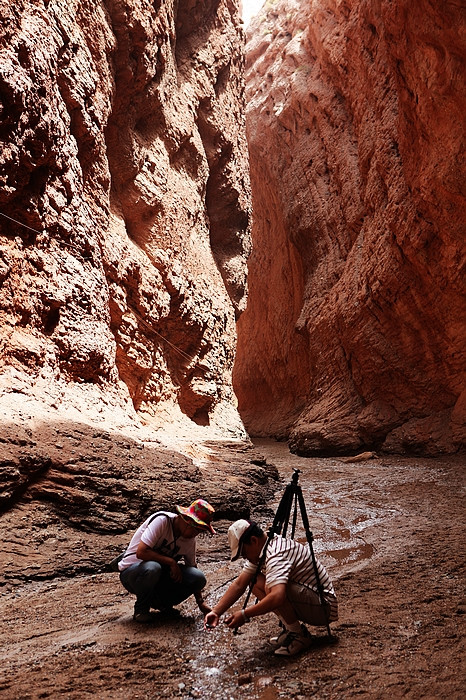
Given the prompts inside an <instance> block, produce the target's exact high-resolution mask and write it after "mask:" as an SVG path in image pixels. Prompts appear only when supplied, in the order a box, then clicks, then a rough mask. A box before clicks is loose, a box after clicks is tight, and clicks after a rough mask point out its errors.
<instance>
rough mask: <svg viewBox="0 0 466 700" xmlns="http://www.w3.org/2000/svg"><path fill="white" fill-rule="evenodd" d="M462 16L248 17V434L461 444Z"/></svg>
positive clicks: (399, 2) (331, 444) (428, 11)
mask: <svg viewBox="0 0 466 700" xmlns="http://www.w3.org/2000/svg"><path fill="white" fill-rule="evenodd" d="M465 28H466V27H465V16H464V12H463V11H462V9H461V3H460V2H458V1H456V0H451V1H450V0H446V1H445V2H442V3H433V2H430V1H429V0H395V1H390V2H389V1H388V0H380V1H379V2H373V1H372V0H370V1H369V0H362V1H361V0H357V1H356V0H354V1H353V0H341V1H338V0H324V1H319V2H317V0H314V1H311V2H297V1H296V0H283V1H280V2H268V3H266V6H265V10H264V13H263V14H262V15H260V16H259V17H258V18H256V20H254V22H253V24H252V26H251V27H250V30H249V34H248V44H247V74H246V80H247V98H248V109H247V135H248V143H249V149H250V166H251V187H252V195H253V207H254V221H253V255H252V257H251V259H250V265H249V270H250V275H249V285H250V303H249V305H248V309H247V311H246V313H245V314H244V315H243V316H242V317H241V319H240V321H239V339H238V359H237V363H236V366H235V388H236V392H237V395H238V400H239V407H240V411H241V415H242V417H243V419H244V422H245V425H246V427H247V428H248V429H249V431H250V432H251V434H256V435H269V434H275V435H278V436H281V437H290V442H291V448H292V450H293V451H296V452H298V453H302V454H318V453H341V452H347V451H356V450H359V449H361V448H362V447H364V446H367V447H376V448H383V449H385V450H394V451H404V450H408V451H414V452H420V453H425V454H439V453H442V452H454V451H456V450H458V449H461V448H462V447H464V444H465V416H466V391H465V367H466V362H465V350H464V348H465V319H466V309H465V299H466V296H465V283H464V262H465V233H466V231H465V214H466V209H465V197H464V194H465V192H464V186H465V168H464V145H465V141H464V124H465V122H464V114H465V113H466V97H465V95H466V92H465V89H464V87H465V86H464V75H465V62H464V57H465V55H466V53H465V50H466V46H465Z"/></svg>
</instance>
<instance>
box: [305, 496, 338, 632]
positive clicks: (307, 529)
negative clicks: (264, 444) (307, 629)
mask: <svg viewBox="0 0 466 700" xmlns="http://www.w3.org/2000/svg"><path fill="white" fill-rule="evenodd" d="M297 489H298V491H297V495H298V501H299V507H300V511H301V519H302V521H303V526H304V530H305V532H306V539H307V542H308V545H309V551H310V552H311V559H312V565H313V567H314V575H315V577H316V585H317V592H318V594H319V600H320V604H321V606H322V608H323V610H324V612H325V617H326V626H327V632H328V635H329V637H331V635H332V633H331V632H330V624H329V620H328V612H327V606H326V605H325V599H324V588H323V586H322V582H321V580H320V575H319V569H318V566H317V560H316V557H315V554H314V547H313V544H312V542H313V540H314V536H313V534H312V532H311V528H310V526H309V519H308V517H307V512H306V504H305V503H304V496H303V492H302V489H301V486H297Z"/></svg>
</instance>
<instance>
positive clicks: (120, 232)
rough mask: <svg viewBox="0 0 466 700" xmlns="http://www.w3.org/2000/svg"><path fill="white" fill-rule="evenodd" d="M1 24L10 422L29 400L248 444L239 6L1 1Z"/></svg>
mask: <svg viewBox="0 0 466 700" xmlns="http://www.w3.org/2000/svg"><path fill="white" fill-rule="evenodd" d="M0 18H1V24H0V26H1V29H0V101H1V117H0V140H1V144H2V147H1V153H0V178H1V179H0V184H1V189H0V212H1V216H0V235H1V240H0V309H1V310H0V323H1V335H0V343H1V345H0V358H1V363H2V374H1V378H0V382H1V387H0V388H1V389H2V392H3V397H4V399H5V396H6V399H5V401H6V403H5V406H7V408H6V409H5V410H8V411H9V410H10V409H11V406H10V407H9V408H8V397H10V399H11V400H13V402H14V401H15V400H16V398H17V397H18V396H22V397H24V396H27V397H30V398H32V397H33V398H34V399H35V400H37V402H38V403H39V404H40V403H41V402H43V403H44V405H47V406H52V407H55V408H56V407H58V406H60V405H63V406H64V405H65V403H66V402H68V405H69V406H74V407H75V408H77V409H78V410H79V411H85V412H88V413H89V415H91V416H92V415H93V416H94V417H95V416H98V414H99V412H102V411H104V412H105V411H108V412H109V414H112V411H114V408H115V407H119V408H121V411H122V412H121V414H120V418H119V422H120V424H122V425H123V424H124V423H125V422H126V421H127V420H129V419H131V420H136V413H135V411H136V412H137V413H138V414H139V417H143V418H144V419H145V420H147V421H149V422H151V421H152V424H153V425H159V424H162V423H163V422H164V421H165V422H167V421H170V420H173V419H174V418H175V417H178V418H179V419H180V420H182V421H183V420H185V417H187V419H189V420H188V421H187V422H188V424H189V423H190V422H191V423H192V424H193V425H195V424H199V425H203V426H205V425H208V424H210V425H212V426H217V427H219V429H220V432H222V431H224V432H226V433H227V434H230V435H231V434H236V435H242V434H244V429H243V427H242V423H241V420H240V419H239V416H238V414H237V411H236V408H235V400H234V397H233V393H232V388H231V370H232V364H233V357H234V352H235V343H236V329H235V317H236V316H238V315H239V314H240V313H241V311H242V310H243V308H244V306H245V299H246V258H247V255H248V251H249V230H248V226H249V207H250V205H249V179H248V172H247V156H246V152H247V149H246V146H245V137H244V123H243V113H244V110H243V33H242V30H241V28H240V25H239V20H238V10H237V7H236V5H235V3H232V2H231V1H230V0H203V1H202V2H201V1H200V0H179V2H176V1H175V0H167V1H166V2H160V0H156V1H155V2H153V1H150V0H102V1H100V2H95V1H94V0H92V1H91V0H67V1H66V2H65V1H62V0H53V1H51V0H50V1H49V0H40V1H38V2H37V1H34V2H27V1H26V0H18V2H15V3H11V2H9V1H5V0H0ZM6 217H10V218H6ZM12 219H15V220H17V221H19V222H21V223H22V224H23V226H20V225H18V224H17V223H15V222H14V221H13V220H12ZM27 410H28V411H33V410H34V409H33V408H31V404H30V405H29V407H28V409H27ZM136 422H137V420H136Z"/></svg>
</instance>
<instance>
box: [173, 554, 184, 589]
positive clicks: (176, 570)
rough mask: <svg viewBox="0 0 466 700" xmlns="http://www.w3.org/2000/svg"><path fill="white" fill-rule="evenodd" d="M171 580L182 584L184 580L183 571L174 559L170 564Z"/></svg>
mask: <svg viewBox="0 0 466 700" xmlns="http://www.w3.org/2000/svg"><path fill="white" fill-rule="evenodd" d="M170 578H172V579H173V580H174V581H175V583H181V581H182V580H183V575H182V573H181V569H180V567H179V566H178V564H177V562H176V561H175V560H174V559H173V561H172V563H171V564H170Z"/></svg>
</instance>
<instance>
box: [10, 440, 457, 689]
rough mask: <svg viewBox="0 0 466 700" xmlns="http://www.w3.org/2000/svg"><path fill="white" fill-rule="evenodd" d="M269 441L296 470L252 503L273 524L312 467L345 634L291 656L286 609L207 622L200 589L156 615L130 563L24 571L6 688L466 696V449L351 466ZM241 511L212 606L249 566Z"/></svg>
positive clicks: (265, 446) (310, 503) (278, 460)
mask: <svg viewBox="0 0 466 700" xmlns="http://www.w3.org/2000/svg"><path fill="white" fill-rule="evenodd" d="M255 444H256V447H257V450H258V451H259V452H260V453H261V454H263V456H264V457H265V458H266V459H267V461H268V462H269V463H272V464H274V465H275V466H276V467H277V469H278V471H279V473H280V476H281V477H282V482H281V483H280V484H279V485H278V488H277V491H276V494H275V501H274V502H273V503H270V504H266V506H265V507H264V508H262V509H260V510H259V509H258V510H257V512H255V513H252V516H253V517H254V516H255V517H256V518H257V519H258V520H259V521H260V522H261V523H262V524H263V525H266V526H267V525H269V524H270V522H271V520H272V518H273V514H274V512H275V509H276V507H277V505H278V502H279V500H280V498H281V496H282V494H283V490H284V487H285V485H286V484H287V483H288V482H289V480H290V478H291V476H292V473H293V468H297V469H299V470H300V476H299V484H300V485H301V487H302V491H303V495H304V499H305V503H306V511H307V514H308V517H309V520H310V526H311V530H312V532H313V534H314V548H315V551H316V554H317V555H318V556H319V557H320V558H321V559H322V561H323V562H324V563H325V565H326V567H327V569H328V571H329V573H330V574H331V576H332V578H333V580H334V585H335V589H336V592H337V595H338V597H339V602H340V619H339V621H338V622H336V623H333V624H332V626H331V627H332V638H329V637H328V635H327V633H326V630H325V629H315V628H314V629H311V631H312V632H313V634H314V635H315V641H314V644H313V646H312V647H311V648H310V649H309V650H308V651H307V652H305V653H304V654H302V655H300V656H298V657H294V658H290V659H280V658H277V657H274V655H273V653H272V647H271V645H270V644H269V643H268V641H267V640H268V638H269V636H271V635H272V634H274V633H275V631H276V629H277V626H276V623H275V620H274V617H273V615H269V616H264V617H262V618H259V619H256V620H254V621H253V622H252V623H251V624H248V625H245V626H243V627H242V628H241V633H240V634H238V635H233V634H232V633H231V632H230V631H229V630H228V629H227V628H226V627H225V626H223V625H220V626H219V628H217V629H216V630H212V631H209V632H205V631H204V630H203V624H202V619H201V617H200V615H199V613H198V611H197V608H196V606H195V604H194V601H192V600H188V601H186V602H185V603H184V604H183V605H181V606H180V610H181V612H182V615H181V617H180V618H179V619H176V620H164V619H162V618H160V616H159V619H158V621H157V622H156V623H155V624H152V625H146V626H143V625H137V624H136V623H134V622H133V621H132V618H131V616H132V605H133V601H132V599H131V596H129V595H128V594H127V593H126V592H125V591H124V590H123V589H122V587H121V586H120V584H119V581H118V576H117V575H116V574H113V573H90V574H80V575H76V576H74V577H69V578H64V577H63V578H51V579H50V580H44V581H39V580H33V581H31V582H23V581H19V580H18V581H16V582H15V581H14V580H13V581H10V582H9V585H8V586H4V587H3V589H2V596H1V599H0V605H1V610H0V612H1V622H0V631H1V635H0V639H1V641H0V645H1V652H0V654H1V659H2V672H1V676H0V697H1V698H5V699H8V700H10V699H11V700H13V699H17V698H22V699H23V698H24V699H25V700H26V699H28V698H30V699H35V698H69V699H73V700H78V699H81V698H88V697H91V696H93V697H94V698H99V699H100V698H113V699H120V698H121V699H123V698H128V697H132V698H145V699H149V698H151V699H152V698H159V697H164V698H183V699H184V700H189V699H190V698H205V699H210V700H228V699H229V698H235V699H236V698H260V699H261V700H274V699H275V698H296V699H297V700H302V699H303V698H313V697H315V698H319V699H330V698H342V699H345V700H346V699H347V698H354V697H358V698H367V699H369V698H370V699H376V698H377V699H379V698H380V699H381V700H385V698H390V699H391V700H397V699H398V698H410V699H412V700H414V699H418V698H424V699H426V700H427V699H429V700H432V699H434V698H435V699H437V698H439V699H440V698H444V697H448V698H449V700H464V697H465V692H464V688H466V669H465V654H464V651H465V649H464V630H465V613H466V593H465V563H464V562H465V556H464V554H465V552H464V543H465V527H464V486H465V478H464V473H465V470H464V467H465V460H464V458H460V457H454V458H442V459H431V460H426V459H419V458H407V457H403V458H401V457H387V456H385V457H381V458H372V459H369V460H364V461H361V462H353V463H351V462H343V461H341V460H338V459H305V458H299V457H296V456H293V455H290V454H289V452H288V450H287V447H286V445H285V444H283V443H274V442H272V441H268V440H257V441H255ZM18 517H26V516H25V515H21V514H20V513H19V514H18ZM229 524H230V523H229V522H228V521H226V520H225V521H220V522H218V523H217V525H216V528H217V531H218V534H217V536H216V537H213V538H210V537H202V538H201V539H200V540H199V559H200V566H201V568H203V569H204V571H205V572H206V574H207V577H208V587H207V600H208V601H209V602H210V603H212V604H213V603H214V602H215V601H216V600H217V598H218V597H219V596H220V595H221V593H222V592H223V591H224V590H225V588H226V586H227V585H228V583H229V582H230V581H231V580H232V579H233V578H234V576H235V575H236V574H237V573H238V572H239V568H240V565H239V564H238V563H234V564H231V563H229V562H228V552H227V544H226V530H227V528H228V525H229ZM297 537H298V538H301V537H304V532H303V530H302V528H301V529H299V531H298V532H297ZM67 545H68V543H67V542H66V541H64V542H59V543H57V554H58V555H59V553H60V551H59V550H60V549H61V548H66V547H67ZM22 556H24V549H23V550H22ZM34 562H35V551H34V549H33V548H31V550H30V551H29V553H28V555H27V565H28V567H31V570H34V569H33V567H34V565H35V564H34ZM25 563H26V562H25ZM38 566H39V565H38Z"/></svg>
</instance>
